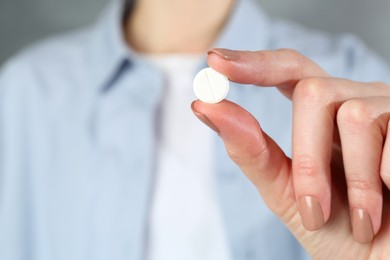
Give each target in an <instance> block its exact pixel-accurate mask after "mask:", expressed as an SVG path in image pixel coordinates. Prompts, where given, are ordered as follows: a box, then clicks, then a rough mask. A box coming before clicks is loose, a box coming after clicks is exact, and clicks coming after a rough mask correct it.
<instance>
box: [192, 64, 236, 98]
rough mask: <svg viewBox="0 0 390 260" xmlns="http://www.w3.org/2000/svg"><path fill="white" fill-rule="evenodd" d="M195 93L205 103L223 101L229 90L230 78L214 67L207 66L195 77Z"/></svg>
mask: <svg viewBox="0 0 390 260" xmlns="http://www.w3.org/2000/svg"><path fill="white" fill-rule="evenodd" d="M194 92H195V95H196V96H197V97H198V98H199V99H200V100H201V101H203V102H205V103H218V102H221V101H222V100H223V99H224V98H225V97H226V95H227V94H228V92H229V80H228V78H227V77H225V76H224V75H223V74H221V73H219V72H217V71H215V70H214V69H212V68H205V69H202V70H201V71H199V72H198V74H196V76H195V79H194Z"/></svg>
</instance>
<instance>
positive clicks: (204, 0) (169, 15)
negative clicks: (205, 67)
mask: <svg viewBox="0 0 390 260" xmlns="http://www.w3.org/2000/svg"><path fill="white" fill-rule="evenodd" d="M234 2H235V1H234V0H213V1H210V0H164V1H161V0H160V1H159V0H139V1H136V4H135V7H134V10H133V11H132V13H131V15H130V16H129V17H128V19H127V21H126V22H125V33H126V35H125V36H126V40H127V42H128V44H129V45H130V46H131V47H132V48H133V49H135V50H136V51H138V52H141V53H148V54H167V53H189V54H194V53H195V54H204V53H205V52H206V51H207V49H208V48H210V46H211V45H212V44H213V42H214V41H215V39H216V37H217V36H218V34H219V32H220V30H221V29H222V27H223V26H224V24H225V22H226V19H227V18H228V17H229V14H230V11H231V10H232V8H233V6H234Z"/></svg>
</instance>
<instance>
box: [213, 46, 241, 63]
mask: <svg viewBox="0 0 390 260" xmlns="http://www.w3.org/2000/svg"><path fill="white" fill-rule="evenodd" d="M211 53H215V54H217V55H218V56H220V57H222V58H223V59H225V60H228V61H236V60H239V59H240V54H239V53H238V52H237V51H233V50H229V49H222V48H215V49H211V50H209V51H208V52H207V54H211Z"/></svg>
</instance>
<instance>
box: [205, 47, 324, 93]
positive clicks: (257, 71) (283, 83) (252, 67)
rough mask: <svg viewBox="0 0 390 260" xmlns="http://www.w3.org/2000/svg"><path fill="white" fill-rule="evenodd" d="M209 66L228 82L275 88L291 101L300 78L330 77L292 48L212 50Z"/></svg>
mask: <svg viewBox="0 0 390 260" xmlns="http://www.w3.org/2000/svg"><path fill="white" fill-rule="evenodd" d="M208 54H209V56H208V60H207V62H208V64H209V66H210V67H212V68H213V69H215V70H216V71H219V72H221V73H222V74H224V75H225V76H226V77H228V78H229V80H231V81H233V82H237V83H241V84H253V85H257V86H277V87H279V89H280V90H281V91H282V92H283V94H285V95H286V96H287V97H288V98H290V99H291V97H292V93H293V91H294V87H295V85H296V84H297V82H299V81H300V80H302V79H305V78H310V77H329V75H328V74H327V73H326V72H325V71H324V70H323V69H322V68H321V67H320V66H318V65H317V64H316V63H315V62H313V61H311V60H310V59H308V58H306V57H305V56H303V55H302V54H300V53H299V52H297V51H294V50H291V49H279V50H267V51H233V50H228V49H220V48H217V49H212V50H210V51H209V52H208Z"/></svg>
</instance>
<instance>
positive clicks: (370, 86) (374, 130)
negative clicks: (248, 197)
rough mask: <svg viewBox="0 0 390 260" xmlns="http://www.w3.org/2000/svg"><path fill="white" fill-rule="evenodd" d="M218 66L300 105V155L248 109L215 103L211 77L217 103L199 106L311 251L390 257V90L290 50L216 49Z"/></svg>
mask: <svg viewBox="0 0 390 260" xmlns="http://www.w3.org/2000/svg"><path fill="white" fill-rule="evenodd" d="M208 64H209V65H210V67H212V68H214V69H216V70H218V71H220V72H222V74H223V75H226V76H227V77H228V78H229V80H231V81H233V82H237V83H241V84H254V85H258V86H260V87H273V86H276V87H277V88H278V89H279V90H280V91H281V92H282V93H283V94H284V95H285V96H287V97H288V98H289V99H290V100H291V102H292V104H293V106H292V107H293V111H292V113H293V117H292V119H293V120H292V121H293V122H292V132H293V136H292V158H288V157H287V156H286V155H285V153H284V152H283V150H282V149H281V148H280V147H279V146H278V144H277V143H276V142H275V141H274V140H273V139H272V138H271V137H270V136H269V135H267V134H266V133H265V132H264V131H263V129H262V128H261V126H260V124H259V122H258V121H257V119H256V118H254V117H253V116H252V115H251V114H250V113H249V112H248V111H246V110H245V109H244V108H242V107H241V106H239V105H238V104H235V103H233V102H230V101H227V100H222V101H220V102H219V103H217V104H208V103H207V102H209V103H216V102H218V100H221V98H220V97H219V98H217V96H214V95H213V92H212V91H213V87H212V86H213V85H212V83H210V82H209V81H208V80H209V79H208V78H207V77H206V76H204V75H203V80H200V81H199V82H202V81H203V82H205V83H202V84H201V85H203V86H206V87H208V88H210V89H208V90H207V91H206V90H205V91H204V92H205V93H206V95H205V96H206V97H209V98H206V99H205V100H207V102H199V101H194V102H193V104H192V109H193V111H194V113H195V115H196V116H197V117H198V118H199V119H200V120H201V121H202V122H204V123H205V124H207V125H209V126H210V128H212V129H213V130H218V131H217V132H218V134H219V136H220V137H221V138H222V140H223V141H224V144H225V147H226V150H227V152H228V154H229V156H230V157H231V159H232V160H233V161H234V162H235V163H236V164H237V165H238V166H239V167H240V169H241V170H242V172H243V173H244V174H245V175H246V176H247V177H248V179H249V180H250V181H252V183H253V184H254V185H255V187H256V188H257V190H258V191H259V193H260V194H261V196H262V198H263V200H264V202H265V203H266V204H267V205H268V207H269V208H270V209H271V210H272V211H273V212H274V213H275V214H276V215H277V216H278V217H279V218H280V219H281V220H282V222H284V224H285V225H286V226H287V228H289V229H290V231H291V232H292V233H293V234H294V236H295V237H296V238H297V239H298V240H299V241H300V243H301V244H302V245H303V246H304V247H305V249H306V250H307V251H308V252H309V254H311V256H312V257H313V258H314V259H387V257H388V255H390V247H389V246H388V245H389V244H390V221H389V219H390V192H389V190H390V175H389V174H388V172H390V168H389V165H390V143H389V142H388V140H389V136H390V132H389V131H390V128H389V127H388V124H389V122H390V117H389V115H390V86H388V85H386V84H384V83H361V82H355V81H351V80H347V79H339V78H333V77H331V76H330V75H329V74H327V73H326V72H325V71H324V70H323V69H322V68H321V67H319V66H318V65H317V64H316V63H314V62H313V61H311V60H310V59H308V58H306V57H304V56H303V55H301V54H300V53H298V52H296V51H293V50H288V49H282V50H273V51H231V50H226V49H214V50H212V51H210V52H209V56H208ZM197 82H198V81H197ZM222 82H223V81H222ZM197 84H198V83H196V84H194V87H195V86H197ZM210 85H211V87H210ZM362 86H363V87H362ZM223 92H224V91H222V93H223ZM196 93H197V92H196ZM200 93H203V91H201V92H200ZM218 93H219V92H218ZM197 95H199V93H198V94H197ZM202 95H203V94H201V95H199V99H201V98H200V96H202ZM202 98H203V97H202ZM286 112H290V111H286ZM384 115H386V116H384ZM383 126H385V127H383ZM388 133H389V134H388ZM383 173H387V174H383ZM313 231H315V232H313Z"/></svg>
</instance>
